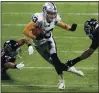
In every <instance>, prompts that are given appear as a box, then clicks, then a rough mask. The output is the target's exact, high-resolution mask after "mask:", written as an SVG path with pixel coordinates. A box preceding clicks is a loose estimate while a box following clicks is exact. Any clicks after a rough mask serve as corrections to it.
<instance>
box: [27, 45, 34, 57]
mask: <svg viewBox="0 0 99 93" xmlns="http://www.w3.org/2000/svg"><path fill="white" fill-rule="evenodd" d="M28 52H29V55H32V54H33V52H34V49H33V47H32V45H30V46H29V47H28Z"/></svg>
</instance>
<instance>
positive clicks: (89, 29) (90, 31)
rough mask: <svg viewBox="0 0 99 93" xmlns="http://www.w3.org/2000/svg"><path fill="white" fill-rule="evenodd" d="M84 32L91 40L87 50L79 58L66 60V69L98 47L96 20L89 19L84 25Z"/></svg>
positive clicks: (98, 27) (98, 37)
mask: <svg viewBox="0 0 99 93" xmlns="http://www.w3.org/2000/svg"><path fill="white" fill-rule="evenodd" d="M84 31H85V32H86V34H87V35H88V36H89V38H90V39H91V40H92V43H91V45H90V46H89V48H88V49H87V50H86V51H85V52H84V53H83V54H82V55H81V56H79V57H77V58H75V59H73V60H68V61H67V63H66V64H65V65H67V69H68V68H69V67H71V66H74V65H75V64H76V63H78V62H80V61H81V60H84V59H86V58H88V57H89V56H91V55H92V54H93V52H94V51H95V50H96V49H97V48H98V47H99V22H98V21H97V20H96V19H94V18H93V19H89V20H87V21H86V22H85V24H84Z"/></svg>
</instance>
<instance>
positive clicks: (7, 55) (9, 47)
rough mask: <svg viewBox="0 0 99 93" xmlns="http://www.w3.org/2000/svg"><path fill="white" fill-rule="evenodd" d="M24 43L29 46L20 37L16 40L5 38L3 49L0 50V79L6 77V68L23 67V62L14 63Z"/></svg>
mask: <svg viewBox="0 0 99 93" xmlns="http://www.w3.org/2000/svg"><path fill="white" fill-rule="evenodd" d="M24 43H26V44H27V45H28V46H30V44H29V43H28V41H27V40H26V39H20V40H18V41H16V40H7V41H6V42H5V43H4V46H3V49H2V50H1V79H4V78H5V77H8V76H7V73H6V70H7V69H9V68H12V69H22V68H23V67H24V64H23V63H20V64H15V61H16V57H17V55H18V52H19V51H20V47H21V46H22V45H23V44H24Z"/></svg>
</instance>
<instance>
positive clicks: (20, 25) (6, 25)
mask: <svg viewBox="0 0 99 93" xmlns="http://www.w3.org/2000/svg"><path fill="white" fill-rule="evenodd" d="M26 25H27V24H1V26H5V27H10V26H18V27H22V26H24V27H25V26H26ZM83 25H84V24H78V26H83Z"/></svg>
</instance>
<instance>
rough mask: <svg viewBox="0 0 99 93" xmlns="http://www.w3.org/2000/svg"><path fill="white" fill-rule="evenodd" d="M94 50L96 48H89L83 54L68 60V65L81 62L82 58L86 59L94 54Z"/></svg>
mask: <svg viewBox="0 0 99 93" xmlns="http://www.w3.org/2000/svg"><path fill="white" fill-rule="evenodd" d="M93 52H94V49H92V48H88V49H87V50H86V51H85V52H84V53H83V54H82V55H81V56H79V57H77V58H75V59H73V60H68V61H67V63H66V65H67V66H69V67H71V66H74V65H75V64H76V63H78V62H80V61H81V60H84V59H86V58H88V57H90V56H91V55H92V53H93Z"/></svg>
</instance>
